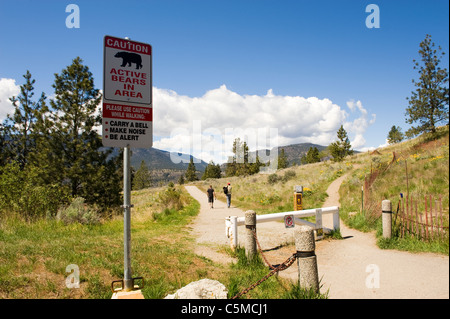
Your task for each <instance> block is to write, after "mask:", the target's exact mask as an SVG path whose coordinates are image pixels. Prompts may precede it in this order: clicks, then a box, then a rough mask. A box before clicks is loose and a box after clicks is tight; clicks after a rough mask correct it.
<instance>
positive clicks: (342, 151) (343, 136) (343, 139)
mask: <svg viewBox="0 0 450 319" xmlns="http://www.w3.org/2000/svg"><path fill="white" fill-rule="evenodd" d="M337 137H338V140H337V141H336V142H333V143H331V144H330V146H329V148H330V152H331V155H332V156H333V160H334V161H336V162H340V161H342V160H343V159H344V157H345V156H347V155H352V154H353V150H351V147H352V146H351V144H350V140H349V138H348V136H347V132H346V131H345V129H344V126H343V125H341V127H340V128H339V130H338V131H337Z"/></svg>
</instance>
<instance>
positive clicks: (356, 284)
mask: <svg viewBox="0 0 450 319" xmlns="http://www.w3.org/2000/svg"><path fill="white" fill-rule="evenodd" d="M346 177H347V175H344V176H341V177H340V178H338V179H336V180H335V181H334V182H332V183H331V184H330V186H329V187H328V189H327V193H328V195H329V197H328V198H327V200H326V202H325V203H324V205H323V206H324V207H328V206H339V193H338V191H339V187H340V185H341V183H342V182H343V180H344V179H345V178H346ZM186 189H187V191H188V192H189V193H190V194H191V195H192V196H193V197H194V198H195V199H196V200H198V201H199V202H200V204H201V210H200V214H199V215H198V217H197V218H196V220H195V221H194V223H193V224H192V225H191V226H192V229H193V233H194V235H195V236H196V238H197V243H198V245H197V248H196V253H197V254H199V255H203V256H205V257H207V258H210V259H211V260H214V261H216V262H229V261H231V258H230V257H228V256H227V255H226V254H223V253H221V252H220V249H221V247H224V246H226V245H229V243H228V240H227V238H226V236H225V218H226V217H227V216H244V211H242V210H240V209H238V208H236V207H233V201H232V208H227V207H226V204H225V203H223V202H220V201H216V202H215V204H214V209H210V208H209V206H208V203H207V200H206V194H203V192H201V191H200V190H199V189H198V188H197V187H195V186H186ZM332 224H333V223H332V218H331V215H324V218H323V225H324V226H325V227H328V228H332ZM242 228H243V227H239V235H238V237H239V238H240V239H241V240H242V239H243V238H244V237H243V234H241V232H243V229H242ZM341 234H342V236H343V237H344V239H343V240H323V241H318V242H316V255H317V262H318V270H319V278H321V284H322V285H323V287H322V288H321V292H325V291H326V290H329V298H339V299H371V298H376V299H383V298H386V299H400V298H446V299H448V298H449V258H448V256H442V255H436V254H430V253H419V254H412V253H407V252H401V251H395V250H381V249H379V248H378V247H377V246H376V240H375V235H374V234H373V233H361V232H359V231H356V230H353V229H349V228H347V227H346V226H345V225H344V223H343V222H342V221H341ZM258 239H259V241H260V243H261V246H262V249H263V250H264V251H267V252H266V256H267V258H268V259H269V260H270V261H271V262H272V263H273V264H276V263H280V262H282V261H284V260H285V259H286V258H287V257H289V256H290V255H291V254H292V253H293V252H294V251H293V250H295V248H293V247H292V246H285V247H282V248H281V249H274V248H276V247H278V246H279V245H281V244H284V243H286V242H290V243H292V242H293V230H292V229H286V228H284V224H283V223H279V222H270V223H263V224H259V225H258ZM280 276H283V277H286V278H290V279H292V280H297V276H298V273H297V267H296V266H295V264H294V265H293V266H291V267H290V268H289V269H287V270H285V271H283V272H281V273H280ZM377 278H378V280H377ZM372 279H374V280H372ZM378 283H379V285H378Z"/></svg>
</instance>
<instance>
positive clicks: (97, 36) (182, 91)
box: [0, 0, 449, 161]
mask: <svg viewBox="0 0 450 319" xmlns="http://www.w3.org/2000/svg"><path fill="white" fill-rule="evenodd" d="M71 3H73V4H77V5H78V7H79V9H80V28H71V29H69V28H67V27H66V23H65V22H66V17H67V16H68V15H69V13H66V12H65V9H66V6H67V5H69V4H71ZM371 3H373V4H376V5H378V7H379V10H380V28H371V29H369V28H367V27H366V24H365V22H366V17H367V16H368V15H369V14H370V13H366V12H365V9H366V6H367V5H369V4H371ZM448 12H449V8H448V1H444V0H427V1H422V0H420V1H419V0H417V1H401V0H395V1H378V0H371V1H359V0H345V1H344V0H340V1H320V0H319V1H299V0H298V1H283V0H280V1H274V0H271V1H269V0H259V1H256V0H240V1H215V0H210V1H204V0H184V1H181V0H178V1H175V0H169V1H126V2H123V1H75V0H72V1H70V0H69V1H56V0H54V1H20V0H14V1H5V0H0V29H1V30H2V32H1V33H0V79H3V80H2V82H0V83H1V86H0V100H1V101H0V107H1V109H0V120H2V119H3V118H4V115H5V114H6V112H8V103H7V101H6V98H5V96H6V95H8V93H10V92H14V85H15V87H16V89H17V86H18V85H20V84H22V83H23V81H22V80H23V78H22V75H23V74H24V73H25V72H26V70H30V72H31V73H32V75H33V77H34V78H35V79H36V85H35V87H36V91H37V93H36V95H39V93H40V92H41V91H44V92H45V93H46V94H47V95H48V96H51V95H52V94H53V90H52V88H51V85H52V83H53V81H54V75H53V74H54V73H57V72H58V73H59V72H60V71H61V70H62V69H63V68H65V67H66V66H68V65H69V64H70V63H71V61H72V59H73V58H75V57H77V56H80V57H81V58H82V59H83V60H84V62H85V64H86V65H88V66H89V68H90V70H91V72H92V73H93V75H94V79H95V83H96V86H97V87H98V88H100V89H101V88H102V85H103V83H102V72H103V37H104V36H105V35H112V36H116V37H130V38H131V39H132V40H136V41H140V42H146V43H150V44H151V45H152V47H153V86H154V93H153V94H154V105H153V107H154V115H155V118H154V123H153V125H154V126H153V130H154V135H155V138H154V140H155V144H154V146H155V147H158V148H164V149H169V148H170V147H171V146H173V145H175V147H174V150H175V149H176V148H177V147H178V146H176V145H178V144H177V143H176V142H175V141H176V137H177V134H175V133H173V132H174V130H176V129H184V130H185V133H186V132H188V133H189V132H193V131H194V130H195V128H194V127H195V124H193V123H192V122H193V121H194V120H200V121H202V122H201V130H205V129H206V128H217V130H216V131H215V132H222V133H223V134H225V129H226V128H233V127H234V128H237V127H242V126H245V127H253V128H254V129H257V128H259V127H266V126H267V127H268V126H270V127H276V128H278V131H279V136H280V139H279V143H280V145H286V144H289V143H297V142H313V143H314V142H317V143H318V144H326V143H329V142H331V141H332V139H333V138H335V132H336V131H337V129H338V128H339V126H340V124H344V125H345V127H346V128H347V131H348V133H349V137H350V139H351V140H352V142H354V144H355V145H356V146H357V147H356V148H357V149H359V150H365V149H368V148H373V147H378V146H379V145H382V144H385V140H386V137H387V133H388V131H389V129H390V128H391V126H392V125H398V126H400V127H402V129H403V131H406V130H407V128H408V127H409V126H408V125H407V124H406V123H405V116H404V113H405V109H406V107H407V101H406V97H408V96H410V93H411V91H412V90H413V89H414V87H413V84H412V83H411V79H413V78H418V75H417V72H416V71H415V70H413V62H412V60H413V59H417V58H418V57H419V56H418V49H419V43H420V42H421V41H422V40H423V39H424V38H425V35H426V34H431V35H432V39H433V41H434V42H435V43H436V44H438V45H440V46H441V47H442V49H443V51H444V52H446V53H447V54H448V53H449V45H448V37H449V34H448V33H449V32H448V31H449V27H448V25H449V19H448V17H449V16H448ZM447 54H446V55H445V58H444V60H443V61H442V66H443V67H446V68H447V69H448V55H447ZM7 79H9V81H6V80H7ZM14 81H15V82H14ZM312 98H316V99H312ZM269 100H270V101H269ZM158 104H159V105H158ZM259 107H261V114H259V113H258V111H259ZM271 109H272V110H273V112H271ZM199 110H201V112H200V111H199ZM208 110H209V111H210V112H208ZM255 113H256V114H255ZM313 113H314V115H313ZM315 113H317V114H315ZM180 114H184V115H183V118H181V119H180V117H181V116H180ZM333 114H334V115H335V116H334V117H332V115H333ZM244 117H245V118H248V117H252V118H253V119H252V120H248V119H246V120H245V121H244V120H242V118H244ZM183 121H184V122H183ZM185 122H189V123H185ZM252 125H253V126H252ZM258 125H259V126H258ZM202 133H203V132H202ZM184 135H186V134H184ZM188 135H189V134H188ZM206 135H207V134H206ZM178 142H179V143H183V142H182V141H181V140H180V139H178ZM190 143H192V138H191V140H190ZM227 148H230V147H229V146H227ZM194 153H195V152H194ZM206 153H208V152H206ZM210 153H211V152H210ZM197 155H198V156H201V152H197ZM204 155H205V154H204ZM205 158H206V160H208V156H207V154H206V155H205ZM215 159H216V160H217V161H220V160H219V159H217V158H215Z"/></svg>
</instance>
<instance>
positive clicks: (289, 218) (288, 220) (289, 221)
mask: <svg viewBox="0 0 450 319" xmlns="http://www.w3.org/2000/svg"><path fill="white" fill-rule="evenodd" d="M284 227H286V228H293V227H295V222H294V215H286V216H284Z"/></svg>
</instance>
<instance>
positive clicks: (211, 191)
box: [206, 185, 217, 208]
mask: <svg viewBox="0 0 450 319" xmlns="http://www.w3.org/2000/svg"><path fill="white" fill-rule="evenodd" d="M206 194H207V196H208V203H209V206H210V208H214V199H217V198H216V193H215V192H214V189H213V187H212V185H209V188H208V190H207V191H206Z"/></svg>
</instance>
